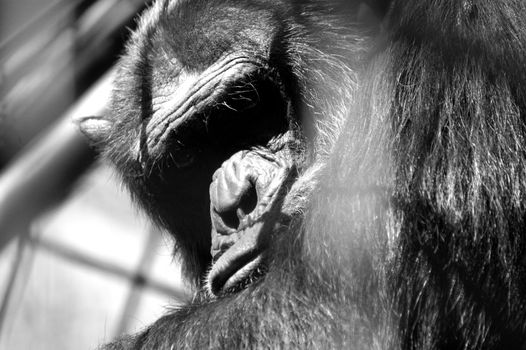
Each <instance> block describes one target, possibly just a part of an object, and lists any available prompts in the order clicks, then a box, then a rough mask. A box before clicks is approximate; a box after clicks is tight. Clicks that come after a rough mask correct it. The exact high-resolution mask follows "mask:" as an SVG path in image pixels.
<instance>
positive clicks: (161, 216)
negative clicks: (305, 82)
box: [81, 1, 304, 295]
mask: <svg viewBox="0 0 526 350" xmlns="http://www.w3.org/2000/svg"><path fill="white" fill-rule="evenodd" d="M217 3H218V4H214V2H205V1H194V2H190V1H182V2H179V3H178V4H176V5H169V6H165V7H164V8H163V9H162V10H158V11H156V12H155V13H156V16H157V17H155V16H154V15H153V14H150V15H146V16H144V17H143V21H142V22H141V24H140V28H139V31H138V32H139V33H141V34H140V35H139V34H137V33H136V34H134V36H133V37H132V40H131V43H130V44H129V46H128V49H127V53H126V55H125V56H124V57H123V58H122V60H121V61H120V63H119V67H118V73H117V76H116V79H115V83H114V84H115V90H114V95H113V102H112V111H111V114H110V115H109V116H107V117H103V118H98V117H91V118H87V119H85V120H84V121H82V122H81V128H82V129H83V131H84V132H85V133H86V134H87V135H88V136H89V137H90V138H91V139H92V140H94V141H95V142H96V143H97V144H98V145H99V147H100V148H101V150H102V152H103V153H104V154H105V155H106V156H107V157H108V158H109V159H111V160H112V161H113V162H114V163H115V164H116V166H117V167H118V169H119V170H120V171H121V172H122V174H123V178H124V181H125V182H126V184H127V185H128V186H129V188H130V189H131V191H132V193H133V195H134V196H135V197H136V198H137V199H138V200H139V202H140V203H141V204H142V205H143V206H144V207H145V208H146V210H147V211H148V212H149V213H150V214H151V216H152V217H153V218H154V219H155V220H156V221H157V222H158V223H159V224H161V225H162V226H164V227H166V228H167V229H168V230H169V231H170V232H171V233H172V234H174V235H175V236H176V237H178V238H179V244H180V246H181V253H182V254H183V258H184V260H185V261H186V264H187V269H189V270H191V271H192V272H196V271H197V274H196V276H197V278H199V277H198V276H200V275H202V273H203V272H204V271H205V269H208V267H207V266H208V265H209V263H211V268H210V269H209V274H208V277H207V279H206V283H207V285H208V288H209V291H210V292H211V293H212V294H213V295H219V294H222V293H225V292H229V291H235V290H238V289H240V288H242V287H243V286H245V285H246V284H248V283H249V282H250V281H253V280H254V279H256V277H258V276H260V275H261V274H262V272H263V271H264V269H265V267H264V266H265V261H266V258H267V254H266V250H267V247H268V244H269V240H270V237H271V234H272V232H273V228H274V226H275V224H277V223H278V222H280V224H283V223H284V222H286V221H287V220H288V218H287V215H286V214H285V213H283V211H282V208H281V206H282V204H283V198H284V197H285V196H286V194H287V192H288V190H289V189H290V187H291V186H292V184H293V182H294V181H295V180H296V177H297V169H298V168H301V167H303V163H304V157H302V152H303V149H304V145H303V141H302V136H301V135H302V130H301V123H300V119H301V118H300V117H299V115H298V114H297V113H296V112H295V111H296V109H297V105H298V101H297V98H296V96H297V92H295V91H294V85H295V82H294V81H293V80H292V79H291V78H290V71H288V70H289V69H290V67H289V65H288V58H287V48H286V47H285V42H284V36H285V35H286V33H285V32H282V31H281V30H284V29H283V28H281V27H280V25H278V17H277V14H276V11H275V9H274V10H269V9H266V8H264V7H257V6H255V5H254V4H253V3H250V4H249V2H228V1H227V2H217ZM155 6H161V5H155ZM210 7H213V8H210ZM152 13H153V12H152Z"/></svg>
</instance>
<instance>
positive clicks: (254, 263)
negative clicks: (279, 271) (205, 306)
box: [220, 255, 262, 291]
mask: <svg viewBox="0 0 526 350" xmlns="http://www.w3.org/2000/svg"><path fill="white" fill-rule="evenodd" d="M261 260H262V257H261V255H257V256H256V257H255V258H254V259H252V260H250V261H249V262H248V263H247V264H245V265H244V266H242V267H241V268H240V269H238V270H237V271H236V272H234V273H233V274H232V275H231V276H230V277H229V278H228V279H227V280H226V282H225V284H224V285H223V287H222V288H221V289H220V291H227V290H229V289H233V288H235V287H236V286H238V285H240V284H241V283H242V282H243V281H244V280H245V279H247V278H249V277H250V274H251V273H252V272H253V271H255V270H256V268H257V267H258V266H259V265H260V264H261Z"/></svg>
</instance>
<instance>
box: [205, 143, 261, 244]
mask: <svg viewBox="0 0 526 350" xmlns="http://www.w3.org/2000/svg"><path fill="white" fill-rule="evenodd" d="M244 153H245V152H239V153H236V154H235V155H234V156H232V157H231V158H230V159H229V160H228V161H226V162H225V163H223V165H222V166H221V168H220V169H218V170H217V171H216V172H215V173H214V175H213V181H212V184H211V186H210V201H211V216H212V225H213V230H214V231H216V233H217V234H221V235H230V234H232V233H234V232H237V231H238V230H239V229H240V228H241V227H242V226H243V224H246V220H247V218H248V216H249V215H250V214H251V213H252V212H253V211H254V210H255V208H256V206H257V204H258V187H261V186H258V182H261V181H262V180H263V178H262V177H261V175H260V174H257V173H256V171H255V169H256V168H255V166H256V164H254V160H251V159H249V158H248V157H244V156H245V154H244Z"/></svg>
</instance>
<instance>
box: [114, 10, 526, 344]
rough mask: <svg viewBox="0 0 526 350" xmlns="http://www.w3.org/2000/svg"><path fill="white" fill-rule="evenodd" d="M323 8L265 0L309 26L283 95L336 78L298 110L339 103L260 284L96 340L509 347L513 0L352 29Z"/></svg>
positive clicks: (521, 22) (514, 205)
mask: <svg viewBox="0 0 526 350" xmlns="http://www.w3.org/2000/svg"><path fill="white" fill-rule="evenodd" d="M312 3H313V4H314V3H317V2H314V1H313V2H312ZM311 5H312V4H311ZM325 5H327V3H325V2H323V1H320V2H319V3H318V4H317V5H316V6H315V4H314V5H312V6H310V5H309V6H310V7H309V8H310V10H309V11H304V12H301V11H300V10H299V8H302V7H303V6H304V4H302V3H300V2H293V4H292V5H290V6H286V5H283V6H284V7H283V9H285V10H286V11H284V10H283V9H280V11H281V12H280V13H281V15H282V16H283V18H286V21H285V22H283V23H285V24H287V25H289V26H291V25H292V26H291V28H292V27H294V28H296V29H298V28H304V29H305V28H307V29H312V28H316V29H318V28H319V27H323V28H324V31H323V32H320V31H316V30H314V29H312V31H308V30H300V31H298V32H297V33H296V36H289V37H288V39H287V40H289V41H290V42H289V43H290V47H294V44H297V43H300V42H301V41H303V43H307V45H310V48H311V49H309V50H304V51H300V50H299V48H300V47H303V48H304V47H305V46H303V45H299V44H298V45H297V46H296V47H295V49H294V50H296V51H294V52H295V53H296V54H297V57H294V60H293V61H291V62H289V64H292V65H293V66H294V64H296V67H295V69H293V70H292V72H293V73H294V74H295V75H296V77H297V78H296V79H295V81H296V82H298V83H299V85H300V87H302V88H303V90H300V93H301V94H303V96H300V98H299V100H298V101H299V103H301V101H302V100H301V98H304V97H305V96H307V95H308V93H309V88H316V87H318V88H319V87H320V86H324V87H326V86H331V89H332V90H331V92H334V91H342V90H343V91H345V92H346V94H339V95H338V96H336V97H335V98H334V99H333V100H331V101H330V103H331V104H332V106H325V105H323V104H321V102H320V101H315V102H320V105H318V106H317V107H319V110H318V111H316V110H315V111H314V112H313V111H310V112H309V114H308V115H311V116H312V115H314V116H319V117H320V118H327V117H329V116H330V114H331V111H332V110H336V109H337V108H335V105H336V107H345V108H343V110H345V111H347V112H346V113H347V118H346V124H345V127H344V129H343V132H342V134H341V135H340V136H339V137H338V141H337V143H336V145H335V146H334V151H333V152H332V155H331V157H330V160H329V162H328V165H327V169H326V172H325V174H326V175H325V176H324V177H323V178H322V181H321V183H322V184H323V185H321V186H319V187H318V189H317V190H316V191H315V193H314V195H313V199H312V202H311V206H310V209H309V211H308V213H307V215H306V218H305V219H304V220H296V221H294V222H292V224H291V225H290V226H288V227H283V228H281V230H279V232H278V233H277V234H276V239H275V243H276V244H275V247H274V250H273V259H272V261H271V263H270V265H269V271H268V273H267V275H266V276H265V277H264V279H263V280H261V281H260V282H258V283H256V284H254V285H251V286H249V287H248V288H247V289H245V290H243V291H241V292H239V293H237V294H235V295H229V296H225V297H222V298H220V299H214V300H209V299H207V298H206V297H205V296H198V297H197V298H196V300H195V301H194V302H193V303H191V304H190V305H186V306H184V307H183V308H181V309H178V310H174V311H173V312H170V313H169V314H168V315H166V316H164V317H163V318H161V319H160V320H158V321H157V322H156V323H155V324H153V325H152V326H151V327H149V328H148V329H147V330H145V331H144V332H142V333H140V334H139V335H137V336H136V337H133V338H127V339H125V340H123V341H121V342H116V343H114V344H112V345H108V346H107V349H128V348H129V349H171V348H172V346H173V348H174V349H179V348H189V349H200V348H225V349H236V348H269V349H273V348H301V349H303V348H320V349H322V348H354V349H369V348H376V349H387V348H404V349H413V348H414V349H517V348H525V347H526V300H525V296H526V294H525V293H526V290H525V288H526V283H525V282H526V281H525V276H526V275H525V271H524V267H525V266H524V264H525V260H524V258H525V251H524V250H525V248H526V246H525V239H524V234H525V232H526V227H525V226H526V225H525V209H526V208H525V206H526V204H525V203H526V198H525V197H526V153H525V150H524V144H525V137H526V128H525V124H524V116H525V112H526V98H525V97H526V95H525V93H524V91H525V86H526V70H525V69H524V68H526V64H525V63H526V62H525V59H526V30H525V23H526V5H525V4H524V3H523V2H522V1H521V0H509V1H504V0H500V1H499V0H479V1H476V0H463V1H461V0H439V1H423V0H413V1H409V0H396V1H393V3H392V4H391V10H390V12H389V13H388V15H387V18H386V19H385V22H384V30H385V34H384V35H377V36H374V39H372V38H373V37H372V36H368V35H367V34H363V33H360V35H364V36H363V38H364V40H365V42H364V43H361V42H359V41H350V40H349V38H350V36H349V37H345V36H344V35H342V32H341V31H342V29H341V27H340V25H341V23H342V18H344V19H345V16H343V17H338V16H334V17H333V16H332V15H330V14H329V13H327V12H324V11H323V10H322V9H321V8H323V7H324V6H325ZM317 7H320V8H317ZM300 13H304V14H303V15H300ZM335 23H337V24H335ZM302 26H303V27H302ZM349 28H351V29H352V26H351V25H350V24H349V26H348V27H347V29H349ZM354 30H355V29H354ZM318 33H319V34H318ZM343 33H346V32H345V30H344V31H343ZM311 35H312V36H311ZM317 35H320V36H322V38H324V39H325V41H323V43H322V44H320V43H319V42H318V41H317V40H311V41H309V40H308V39H309V38H312V37H316V36H317ZM303 43H302V44H303ZM317 45H319V46H318V47H316V46H317ZM345 47H347V48H348V47H352V50H351V49H345V50H347V53H348V52H351V51H353V52H360V49H367V51H368V52H369V55H365V56H363V57H364V60H363V61H361V62H363V65H362V66H360V65H358V64H357V62H358V61H352V62H345V61H340V60H336V57H339V56H338V53H339V51H338V50H339V48H345ZM358 47H359V48H360V49H359V48H358ZM312 48H315V49H317V50H314V49H312ZM316 52H317V53H318V54H319V55H320V56H319V57H318V59H316V57H314V56H313V53H316ZM331 59H332V61H330V60H331ZM306 62H310V65H306ZM335 62H337V63H338V64H340V65H342V66H343V67H339V68H338V69H340V71H348V68H349V67H350V66H352V65H354V66H352V67H351V68H353V71H354V72H356V74H357V77H358V81H359V85H358V87H359V88H358V89H354V86H353V85H352V84H351V85H349V82H350V81H351V82H352V80H353V79H354V76H353V75H352V74H350V75H346V79H343V80H340V79H339V78H338V77H341V74H334V72H335V67H336V66H337V65H336V64H335ZM300 68H303V70H300ZM309 70H310V71H311V72H312V71H314V72H316V70H319V72H321V73H322V74H320V75H318V74H312V75H305V76H303V77H302V75H301V74H303V72H304V71H309ZM316 77H321V78H323V79H326V80H327V81H325V82H324V83H323V84H320V82H318V81H316V80H315V79H316ZM307 78H308V79H307ZM347 78H348V79H349V80H347ZM333 84H336V86H334V85H333ZM349 95H350V96H353V98H349ZM339 104H341V105H342V106H340V105H339ZM348 106H350V107H352V108H348ZM327 107H331V108H333V109H331V110H329V112H327ZM316 112H317V113H318V114H316ZM307 122H308V121H307ZM321 144H322V143H320V145H321Z"/></svg>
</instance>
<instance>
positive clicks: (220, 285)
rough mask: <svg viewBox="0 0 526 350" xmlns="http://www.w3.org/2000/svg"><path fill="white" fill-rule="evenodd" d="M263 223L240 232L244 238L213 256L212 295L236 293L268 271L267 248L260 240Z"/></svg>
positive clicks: (209, 279) (211, 271) (210, 288)
mask: <svg viewBox="0 0 526 350" xmlns="http://www.w3.org/2000/svg"><path fill="white" fill-rule="evenodd" d="M261 226H262V223H257V224H256V225H254V226H252V227H250V228H247V229H245V230H243V231H241V232H240V233H239V237H241V238H239V239H238V240H237V241H236V242H235V243H234V244H233V245H231V246H230V247H229V248H227V249H225V250H220V251H217V253H216V254H215V255H214V257H213V263H212V268H211V270H210V272H209V275H208V289H209V291H210V293H211V294H212V295H215V296H218V295H222V294H230V293H235V292H237V291H239V290H242V289H244V288H245V287H246V286H248V285H249V284H251V283H253V282H255V281H257V280H258V279H260V278H261V277H262V276H263V275H264V274H265V271H266V261H265V260H266V259H265V250H264V249H261V247H259V245H258V242H257V240H258V236H259V234H260V233H261V232H260V230H261V228H262V227H261Z"/></svg>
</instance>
